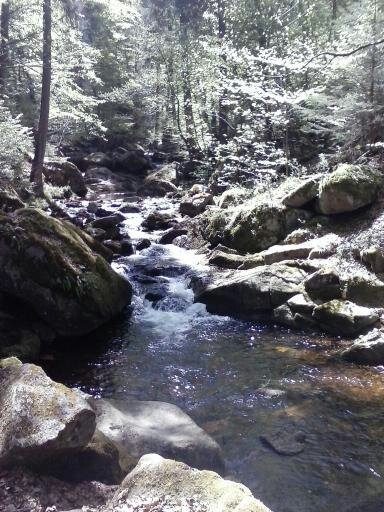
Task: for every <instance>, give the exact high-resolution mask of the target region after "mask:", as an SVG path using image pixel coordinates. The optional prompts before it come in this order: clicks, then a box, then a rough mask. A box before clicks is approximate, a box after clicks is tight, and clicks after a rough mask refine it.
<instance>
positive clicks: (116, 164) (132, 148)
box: [107, 144, 152, 176]
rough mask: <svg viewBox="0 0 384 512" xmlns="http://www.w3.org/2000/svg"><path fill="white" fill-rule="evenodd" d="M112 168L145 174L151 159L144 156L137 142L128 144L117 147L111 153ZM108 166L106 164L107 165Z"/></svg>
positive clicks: (140, 174) (150, 165) (149, 167)
mask: <svg viewBox="0 0 384 512" xmlns="http://www.w3.org/2000/svg"><path fill="white" fill-rule="evenodd" d="M111 159H112V167H111V168H112V169H113V170H114V171H118V172H124V173H132V174H135V175H139V176H142V175H146V173H147V171H148V170H149V169H151V168H152V164H151V161H150V160H149V158H147V157H146V155H145V151H144V149H143V148H142V147H141V146H139V145H138V144H129V145H127V147H125V148H118V149H117V150H115V151H114V152H113V153H112V154H111ZM107 167H108V166H107Z"/></svg>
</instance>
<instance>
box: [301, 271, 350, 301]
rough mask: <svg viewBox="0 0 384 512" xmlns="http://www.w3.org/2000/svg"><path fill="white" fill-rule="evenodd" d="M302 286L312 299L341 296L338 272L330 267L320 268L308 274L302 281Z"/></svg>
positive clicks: (327, 298)
mask: <svg viewBox="0 0 384 512" xmlns="http://www.w3.org/2000/svg"><path fill="white" fill-rule="evenodd" d="M304 287H305V290H306V292H307V294H308V295H309V296H310V297H311V299H313V300H323V301H329V300H332V299H340V298H341V296H342V285H341V280H340V277H339V274H338V273H337V272H336V271H335V270H334V269H332V268H331V269H328V268H322V269H320V270H318V271H317V272H315V273H314V274H312V275H310V276H309V277H308V278H307V279H306V280H305V281H304Z"/></svg>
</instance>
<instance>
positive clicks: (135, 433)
mask: <svg viewBox="0 0 384 512" xmlns="http://www.w3.org/2000/svg"><path fill="white" fill-rule="evenodd" d="M90 403H91V405H92V407H93V408H94V410H95V411H96V415H97V428H98V430H99V431H100V432H102V433H103V434H104V435H105V436H106V437H107V438H108V439H110V440H111V441H112V442H113V443H114V444H115V446H116V447H117V449H118V450H119V452H120V465H121V467H122V469H123V470H124V471H125V473H127V472H128V471H130V470H131V469H132V468H133V467H134V466H135V465H136V464H137V462H138V460H139V459H140V457H142V456H143V455H144V454H146V453H151V452H156V453H159V454H160V455H162V456H164V457H170V458H173V459H175V460H179V461H182V462H185V463H188V464H190V465H191V466H193V467H196V468H199V469H211V470H215V471H217V472H219V473H222V472H223V471H224V461H223V458H222V453H221V449H220V447H219V445H218V444H217V443H216V442H215V441H214V440H213V439H212V438H211V437H210V436H209V435H208V434H206V433H205V432H204V430H202V429H201V428H200V427H199V426H198V425H196V423H195V422H194V421H193V420H192V419H191V418H190V417H189V416H188V415H187V414H185V413H184V412H183V411H182V410H181V409H179V408H178V407H176V406H175V405H172V404H167V403H164V402H142V401H138V400H127V401H124V402H120V401H116V400H109V401H107V400H91V402H90Z"/></svg>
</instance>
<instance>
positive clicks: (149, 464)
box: [102, 454, 271, 512]
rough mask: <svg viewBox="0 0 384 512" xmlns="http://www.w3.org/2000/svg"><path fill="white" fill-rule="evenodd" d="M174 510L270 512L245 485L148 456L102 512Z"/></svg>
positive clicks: (184, 465)
mask: <svg viewBox="0 0 384 512" xmlns="http://www.w3.org/2000/svg"><path fill="white" fill-rule="evenodd" d="M128 510H148V511H150V510H153V511H154V510H163V511H165V510H169V511H171V510H173V511H181V510H185V511H192V510H194V511H196V512H197V511H201V512H202V511H206V512H271V511H270V510H269V509H268V508H267V507H266V506H265V505H263V503H261V501H259V500H257V499H256V498H254V497H253V495H252V493H251V491H250V490H249V489H247V488H246V487H245V486H244V485H242V484H238V483H235V482H231V481H230V480H224V479H223V478H221V477H220V476H219V475H218V474H217V473H214V472H213V471H198V470H197V469H193V468H191V467H189V466H187V465H186V464H183V463H182V462H176V461H174V460H167V459H163V458H162V457H160V456H159V455H154V454H149V455H145V456H144V457H142V458H141V459H140V462H139V464H138V465H137V466H136V468H135V469H134V470H133V471H132V472H131V473H130V474H129V475H128V476H127V477H126V479H125V480H124V482H123V483H122V485H121V487H120V488H119V489H118V490H117V492H116V495H115V496H114V497H113V499H112V500H111V501H110V502H109V503H108V504H107V505H106V507H105V508H103V509H102V511H103V512H124V511H128Z"/></svg>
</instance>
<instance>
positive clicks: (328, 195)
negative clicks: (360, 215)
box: [318, 164, 383, 215]
mask: <svg viewBox="0 0 384 512" xmlns="http://www.w3.org/2000/svg"><path fill="white" fill-rule="evenodd" d="M382 184H383V177H382V176H381V174H380V173H379V172H378V171H377V170H375V169H373V168H371V167H369V166H364V165H350V164H342V165H339V166H338V167H337V169H336V170H335V171H334V172H332V173H331V174H330V175H329V176H327V177H325V178H324V179H323V180H322V182H321V184H320V191H319V202H318V206H319V211H320V212H321V213H323V214H326V215H331V214H337V213H344V212H351V211H354V210H358V209H359V208H362V207H363V206H367V205H369V204H372V203H373V202H374V201H375V200H376V198H377V194H378V192H379V190H380V188H381V186H382Z"/></svg>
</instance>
